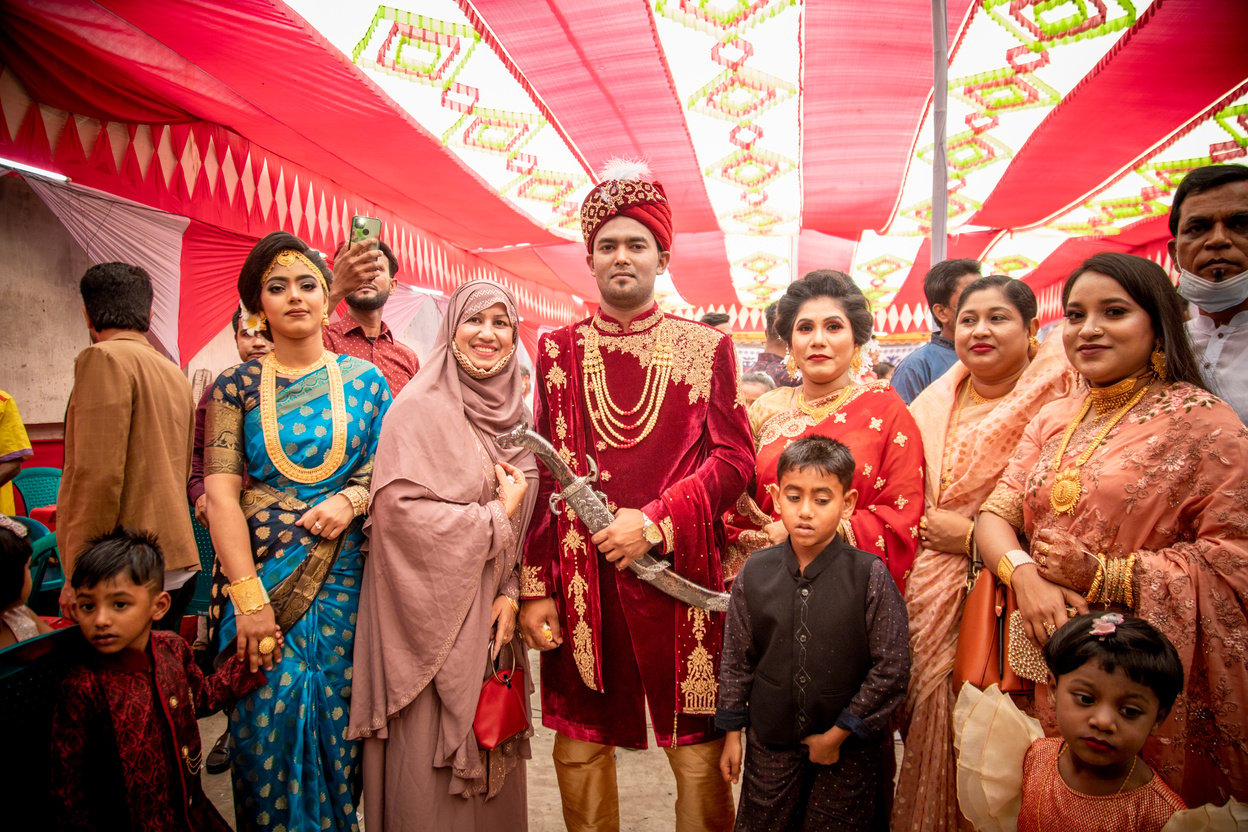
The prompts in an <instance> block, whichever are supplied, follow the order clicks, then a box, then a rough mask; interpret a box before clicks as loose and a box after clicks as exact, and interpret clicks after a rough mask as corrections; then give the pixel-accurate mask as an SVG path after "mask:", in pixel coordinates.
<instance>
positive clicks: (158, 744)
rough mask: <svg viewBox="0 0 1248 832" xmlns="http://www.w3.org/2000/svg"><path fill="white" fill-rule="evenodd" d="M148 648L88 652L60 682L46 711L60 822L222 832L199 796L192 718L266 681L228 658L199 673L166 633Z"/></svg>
mask: <svg viewBox="0 0 1248 832" xmlns="http://www.w3.org/2000/svg"><path fill="white" fill-rule="evenodd" d="M149 645H150V646H149V649H148V650H146V651H144V652H142V653H140V652H139V651H137V650H124V651H122V652H121V653H118V654H117V655H113V656H104V655H98V654H94V653H93V654H92V655H91V656H90V657H89V658H88V659H87V661H86V662H85V663H84V664H82V665H79V666H78V667H75V668H74V669H72V670H71V671H70V672H69V674H68V675H67V676H66V677H65V680H64V682H63V683H62V685H61V698H60V701H59V702H58V703H57V705H56V711H55V712H54V715H53V718H52V773H51V777H52V791H53V794H54V796H55V798H56V805H57V821H58V826H57V827H56V828H58V829H65V830H90V829H133V830H147V831H149V832H169V831H170V830H193V832H200V831H201V830H208V831H210V832H228V830H229V829H230V827H229V825H228V824H226V822H225V820H224V819H223V818H222V817H221V815H220V814H219V813H218V812H217V810H216V809H215V808H214V807H213V806H212V804H211V803H210V802H209V801H208V798H207V797H205V796H204V789H203V784H202V783H201V781H200V774H199V771H200V764H201V762H202V759H203V748H202V746H201V745H200V738H199V724H198V723H197V722H196V719H197V718H198V717H201V716H207V715H209V714H212V713H215V712H217V711H219V710H221V709H222V708H224V707H226V706H227V705H229V704H231V703H232V702H233V701H234V700H235V698H236V697H238V696H242V695H245V694H247V693H250V692H251V691H253V690H255V689H257V688H259V687H262V686H263V685H264V683H265V677H264V674H263V673H254V674H252V673H248V672H247V670H246V665H245V664H244V663H242V662H239V661H237V660H231V661H230V662H228V663H227V664H226V666H225V667H224V668H222V670H221V671H219V672H218V673H214V674H212V675H211V676H205V675H203V674H202V673H201V672H200V670H199V668H198V667H197V666H196V664H195V661H194V658H193V657H192V655H191V649H190V647H188V646H187V644H186V642H185V641H183V640H182V639H181V638H180V637H178V636H176V635H174V634H173V633H164V632H158V631H157V632H153V633H152V636H151V641H150V643H149Z"/></svg>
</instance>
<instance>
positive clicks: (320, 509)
mask: <svg viewBox="0 0 1248 832" xmlns="http://www.w3.org/2000/svg"><path fill="white" fill-rule="evenodd" d="M330 279H331V275H330V272H329V270H328V268H326V266H325V264H324V262H323V261H322V260H321V258H320V257H319V255H317V254H316V253H315V252H313V251H311V250H310V249H308V247H307V246H306V245H305V244H304V243H303V242H302V241H301V240H299V239H298V238H297V237H295V236H293V235H291V234H287V233H285V232H274V233H273V234H269V235H268V236H267V237H265V238H264V239H263V240H261V241H260V242H259V243H257V244H256V247H255V248H254V249H253V250H252V252H251V254H250V255H248V257H247V260H246V262H245V263H244V264H243V268H242V271H241V273H240V275H239V279H238V290H239V295H240V296H241V298H242V301H243V305H244V307H245V309H246V310H256V312H255V317H254V319H253V321H252V322H253V323H254V324H256V325H259V326H267V327H268V329H269V331H270V333H271V335H272V339H273V343H274V347H273V351H272V352H271V353H269V354H268V355H266V356H264V357H263V358H260V359H255V360H252V361H247V362H244V363H243V364H240V365H238V366H237V367H235V368H233V369H231V370H227V371H226V372H224V373H222V374H221V375H220V376H219V377H218V378H217V380H216V383H215V384H214V387H213V391H212V396H211V400H210V405H209V409H208V419H207V432H206V434H205V442H204V472H205V475H206V476H205V480H204V485H205V489H206V493H207V495H208V518H209V524H210V529H211V533H212V542H213V546H214V547H215V548H216V552H217V567H216V575H215V579H214V586H213V605H212V608H211V610H210V614H209V615H210V622H211V627H212V630H213V635H214V636H215V638H216V643H217V645H218V646H219V648H220V649H221V651H222V653H223V654H224V655H227V656H228V655H229V653H230V651H234V652H236V653H237V654H238V655H240V656H242V657H244V658H246V659H248V660H249V662H250V664H251V666H252V667H253V668H255V667H261V668H263V669H264V671H265V673H266V676H267V679H268V683H267V684H266V685H265V686H264V687H263V688H261V689H260V690H258V691H256V692H254V693H252V694H250V695H248V696H247V697H244V698H243V699H242V700H240V701H239V702H238V704H237V706H236V707H235V709H234V710H233V711H232V712H231V713H230V734H231V737H232V740H233V749H234V750H233V759H232V761H231V764H232V768H233V781H234V813H235V818H236V821H237V827H238V829H239V830H252V829H255V830H269V829H271V830H281V829H285V830H289V832H294V831H295V830H312V829H322V828H327V829H351V830H354V829H357V828H358V821H357V818H356V804H357V801H358V799H359V783H360V778H359V770H360V753H361V752H360V748H359V743H358V741H351V740H348V739H347V738H346V728H347V720H348V714H349V711H350V690H351V657H352V648H353V644H354V639H355V625H356V611H357V609H358V607H359V591H360V579H361V576H362V574H363V571H364V559H363V555H362V553H361V549H360V547H361V543H362V542H363V539H364V537H363V531H362V526H363V514H364V512H365V510H366V508H367V505H368V487H369V481H370V478H371V476H372V470H373V454H374V452H375V450H376V447H377V438H378V436H379V435H380V432H381V419H382V416H383V415H384V414H385V412H386V409H387V408H388V407H389V404H390V392H389V389H388V387H387V386H386V381H385V379H384V377H383V376H382V375H381V373H380V372H379V371H378V370H377V368H376V367H374V366H373V365H372V364H370V363H368V362H367V361H362V360H360V359H356V358H352V357H350V356H346V355H335V354H333V353H331V352H327V351H325V350H324V348H323V347H322V345H321V327H322V325H323V322H324V319H325V318H326V317H327V312H328V310H327V309H326V306H327V303H328V296H329V281H330ZM244 314H250V313H247V312H245V313H244ZM279 633H280V636H279Z"/></svg>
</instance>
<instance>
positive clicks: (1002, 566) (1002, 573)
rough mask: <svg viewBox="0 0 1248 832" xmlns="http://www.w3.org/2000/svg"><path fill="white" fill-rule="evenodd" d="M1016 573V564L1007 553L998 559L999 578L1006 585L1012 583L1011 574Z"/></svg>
mask: <svg viewBox="0 0 1248 832" xmlns="http://www.w3.org/2000/svg"><path fill="white" fill-rule="evenodd" d="M1013 574H1014V564H1012V563H1010V559H1009V558H1007V557H1006V556H1005V555H1002V556H1001V560H999V561H997V578H998V579H999V580H1000V581H1001V583H1003V584H1005V585H1006V586H1009V585H1010V576H1011V575H1013Z"/></svg>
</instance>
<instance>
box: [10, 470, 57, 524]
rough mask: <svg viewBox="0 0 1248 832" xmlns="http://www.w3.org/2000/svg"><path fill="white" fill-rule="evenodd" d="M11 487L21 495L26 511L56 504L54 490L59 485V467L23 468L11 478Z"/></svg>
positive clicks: (28, 512) (55, 490)
mask: <svg viewBox="0 0 1248 832" xmlns="http://www.w3.org/2000/svg"><path fill="white" fill-rule="evenodd" d="M13 487H14V488H16V489H17V490H18V493H20V494H21V495H22V504H23V505H25V506H26V513H27V514H30V512H31V509H36V508H43V507H44V506H50V505H55V504H56V492H57V491H58V490H59V489H60V487H61V469H60V468H23V469H22V470H20V471H18V472H17V476H16V477H14V478H13Z"/></svg>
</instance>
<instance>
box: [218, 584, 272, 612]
mask: <svg viewBox="0 0 1248 832" xmlns="http://www.w3.org/2000/svg"><path fill="white" fill-rule="evenodd" d="M228 589H229V593H230V602H231V603H232V604H233V605H234V612H235V613H236V614H238V615H255V614H256V613H258V612H260V610H262V609H264V605H265V604H267V603H269V593H267V592H265V591H264V584H262V583H261V582H260V579H259V578H257V577H256V576H255V575H248V576H247V577H245V578H239V579H238V580H237V581H234V582H232V583H231V584H230V585H229V588H228Z"/></svg>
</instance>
